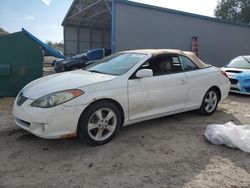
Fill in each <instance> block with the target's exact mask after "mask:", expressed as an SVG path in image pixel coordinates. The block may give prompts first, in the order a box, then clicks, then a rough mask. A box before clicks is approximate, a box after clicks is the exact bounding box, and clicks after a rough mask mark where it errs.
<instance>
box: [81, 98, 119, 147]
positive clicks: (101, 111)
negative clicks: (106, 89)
mask: <svg viewBox="0 0 250 188" xmlns="http://www.w3.org/2000/svg"><path fill="white" fill-rule="evenodd" d="M120 128H121V115H120V111H119V110H118V108H117V107H116V106H115V105H114V104H113V103H111V102H108V101H101V102H97V103H94V104H92V105H91V106H90V107H88V108H87V109H86V110H85V111H84V112H83V113H82V115H81V117H80V120H79V123H78V130H77V135H78V137H79V138H80V139H81V140H82V141H84V142H86V143H88V144H90V145H94V146H97V145H102V144H106V143H108V142H110V141H111V140H112V139H113V138H114V137H115V135H116V134H117V133H118V132H119V130H120Z"/></svg>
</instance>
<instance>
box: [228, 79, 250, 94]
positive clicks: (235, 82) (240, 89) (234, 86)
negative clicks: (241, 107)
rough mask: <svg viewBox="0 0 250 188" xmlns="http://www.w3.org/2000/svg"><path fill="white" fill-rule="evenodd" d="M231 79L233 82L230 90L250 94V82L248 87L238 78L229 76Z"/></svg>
mask: <svg viewBox="0 0 250 188" xmlns="http://www.w3.org/2000/svg"><path fill="white" fill-rule="evenodd" d="M229 79H230V82H231V86H230V92H232V93H239V94H246V95H250V87H249V86H250V83H249V84H248V85H249V86H248V87H245V85H243V84H242V83H241V82H240V81H239V80H238V79H237V78H234V77H229ZM246 82H247V80H246ZM248 82H250V81H248Z"/></svg>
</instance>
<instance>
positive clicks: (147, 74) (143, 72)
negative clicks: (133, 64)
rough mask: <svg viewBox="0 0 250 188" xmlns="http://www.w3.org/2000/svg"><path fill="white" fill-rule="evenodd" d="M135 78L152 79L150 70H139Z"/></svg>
mask: <svg viewBox="0 0 250 188" xmlns="http://www.w3.org/2000/svg"><path fill="white" fill-rule="evenodd" d="M135 76H136V77H137V78H148V77H153V71H152V70H151V69H141V70H138V71H137V73H136V75H135Z"/></svg>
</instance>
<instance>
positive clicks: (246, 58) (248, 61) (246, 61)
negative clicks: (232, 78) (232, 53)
mask: <svg viewBox="0 0 250 188" xmlns="http://www.w3.org/2000/svg"><path fill="white" fill-rule="evenodd" d="M242 57H243V59H245V60H246V62H248V63H249V64H250V61H249V60H248V59H247V58H245V57H244V56H242Z"/></svg>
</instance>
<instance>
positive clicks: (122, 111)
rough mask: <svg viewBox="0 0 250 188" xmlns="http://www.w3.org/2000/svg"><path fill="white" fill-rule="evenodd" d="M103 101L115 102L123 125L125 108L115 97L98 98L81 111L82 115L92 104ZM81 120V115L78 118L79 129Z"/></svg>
mask: <svg viewBox="0 0 250 188" xmlns="http://www.w3.org/2000/svg"><path fill="white" fill-rule="evenodd" d="M102 101H107V102H111V103H113V104H114V105H115V106H116V107H117V108H118V109H119V111H120V114H121V123H122V125H123V123H124V120H125V114H124V110H123V108H122V106H121V104H120V103H119V102H117V101H116V100H114V99H110V98H102V99H98V100H95V101H93V102H91V103H90V104H89V105H88V106H87V107H86V108H85V109H84V110H83V112H82V113H81V116H82V114H84V112H86V111H87V110H88V109H89V108H90V107H91V106H92V105H94V104H95V103H99V102H102ZM79 121H80V117H79V119H78V124H77V129H78V127H79Z"/></svg>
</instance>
